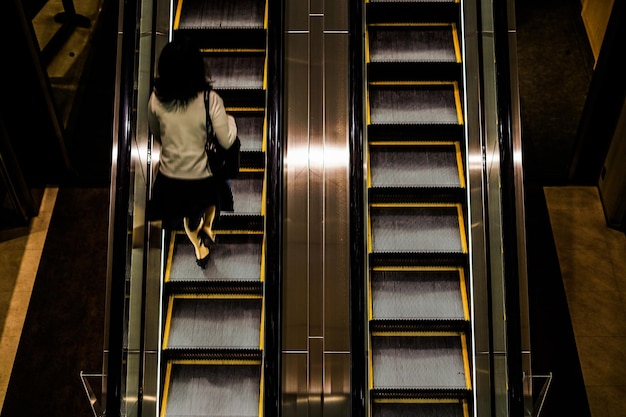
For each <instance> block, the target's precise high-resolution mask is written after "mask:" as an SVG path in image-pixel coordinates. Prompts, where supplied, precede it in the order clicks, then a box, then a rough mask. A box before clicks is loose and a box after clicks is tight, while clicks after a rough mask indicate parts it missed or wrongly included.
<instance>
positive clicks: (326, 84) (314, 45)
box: [282, 0, 350, 417]
mask: <svg viewBox="0 0 626 417" xmlns="http://www.w3.org/2000/svg"><path fill="white" fill-rule="evenodd" d="M331 3H332V10H333V11H334V13H335V14H337V13H338V12H337V11H338V10H339V7H340V6H341V7H343V8H344V9H346V11H345V14H346V15H347V4H346V2H345V1H342V2H339V4H336V3H334V2H326V3H324V1H323V0H312V1H311V2H309V5H308V6H309V10H308V11H307V13H308V15H307V21H306V23H305V22H304V21H303V16H304V13H305V9H304V6H303V5H302V4H296V2H295V1H291V2H288V4H287V14H286V16H287V19H288V22H287V24H286V26H287V28H288V30H287V33H286V67H285V69H286V86H287V89H286V92H285V94H286V114H285V117H286V119H285V120H286V130H287V137H286V144H285V166H284V176H285V178H284V183H285V189H284V191H285V200H284V201H285V207H284V210H283V212H284V213H285V218H284V225H285V226H284V233H285V235H284V237H285V247H284V264H285V268H284V271H285V274H284V280H283V288H284V300H283V335H284V337H283V346H282V348H283V357H284V374H283V381H284V383H283V385H284V394H283V413H284V415H285V416H298V417H300V416H320V417H321V416H322V414H325V415H326V412H327V410H328V406H327V404H326V403H325V402H324V403H322V401H326V396H325V394H328V392H332V393H333V395H336V396H337V397H338V398H346V399H347V398H349V392H350V389H349V386H350V384H349V374H350V373H349V369H350V366H349V334H350V332H349V330H350V329H349V291H348V288H349V286H348V264H349V256H348V215H349V213H348V122H347V121H348V35H347V33H337V32H333V33H328V34H327V33H325V21H326V18H327V16H326V14H325V9H324V8H325V7H326V6H327V5H328V4H331ZM346 21H347V19H346ZM329 351H333V355H337V354H339V355H344V356H342V358H343V359H342V360H341V361H340V362H337V361H336V360H333V361H331V362H329V363H327V362H325V354H326V353H328V352H329ZM302 355H304V356H302ZM302 357H305V358H306V361H305V362H304V363H303V360H302ZM334 357H336V356H334ZM330 364H332V367H333V368H332V372H331V370H330V369H329V368H328V366H329V365H330ZM303 367H304V368H303ZM336 378H338V379H336ZM329 390H330V391H329ZM329 398H330V397H329ZM333 404H334V402H333ZM343 404H347V401H345V402H344V403H343ZM333 409H336V410H341V411H339V414H337V415H346V414H348V412H347V411H348V408H347V405H345V406H342V407H338V408H335V407H333Z"/></svg>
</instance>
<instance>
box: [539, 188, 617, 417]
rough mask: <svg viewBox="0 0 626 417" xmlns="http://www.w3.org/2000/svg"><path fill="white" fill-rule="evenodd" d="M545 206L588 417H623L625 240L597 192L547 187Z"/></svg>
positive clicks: (596, 190)
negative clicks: (606, 215)
mask: <svg viewBox="0 0 626 417" xmlns="http://www.w3.org/2000/svg"><path fill="white" fill-rule="evenodd" d="M544 191H545V196H546V202H547V205H548V211H549V214H550V223H551V225H552V231H553V234H554V243H555V245H556V249H557V255H558V258H559V264H560V266H561V275H562V278H563V286H564V288H565V294H566V298H567V303H568V306H569V310H570V316H571V319H572V327H573V329H574V337H575V339H576V346H577V348H578V354H579V360H580V364H581V368H582V372H583V378H584V381H585V388H586V391H587V397H588V400H589V408H590V409H591V414H592V416H593V417H624V416H626V402H624V398H625V397H626V372H625V370H626V235H624V233H621V232H618V231H615V230H613V229H610V228H608V227H606V224H605V220H604V213H603V209H602V204H601V202H600V196H599V193H598V189H597V188H595V187H547V188H546V189H545V190H544Z"/></svg>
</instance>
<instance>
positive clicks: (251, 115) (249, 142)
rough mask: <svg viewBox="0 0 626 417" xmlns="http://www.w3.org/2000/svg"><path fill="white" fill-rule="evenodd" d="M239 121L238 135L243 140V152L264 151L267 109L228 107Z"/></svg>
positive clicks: (227, 109) (229, 111) (236, 120)
mask: <svg viewBox="0 0 626 417" xmlns="http://www.w3.org/2000/svg"><path fill="white" fill-rule="evenodd" d="M226 111H227V112H228V113H230V114H232V115H233V117H234V118H235V122H236V123H237V136H239V140H241V152H261V153H262V152H263V151H264V147H263V143H264V138H265V129H264V126H265V109H263V108H259V109H257V110H255V109H241V108H233V107H226Z"/></svg>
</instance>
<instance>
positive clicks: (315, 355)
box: [309, 337, 325, 417]
mask: <svg viewBox="0 0 626 417" xmlns="http://www.w3.org/2000/svg"><path fill="white" fill-rule="evenodd" d="M323 352H324V339H323V338H321V337H312V338H310V339H309V417H322V415H323V410H324V404H323V401H324V400H323V398H324V397H323V395H322V394H323V390H324V369H325V366H324V355H323Z"/></svg>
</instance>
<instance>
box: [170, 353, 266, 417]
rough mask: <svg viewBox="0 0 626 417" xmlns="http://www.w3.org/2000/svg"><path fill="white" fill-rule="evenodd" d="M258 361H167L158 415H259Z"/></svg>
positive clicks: (238, 416) (259, 371)
mask: <svg viewBox="0 0 626 417" xmlns="http://www.w3.org/2000/svg"><path fill="white" fill-rule="evenodd" d="M261 375H262V369H261V362H260V361H258V362H256V363H245V362H244V363H242V364H228V363H213V362H211V361H208V362H206V363H203V362H202V361H190V362H185V361H182V362H170V363H168V365H167V370H166V375H165V390H164V393H163V407H162V409H161V417H180V416H204V417H223V416H237V417H259V416H260V415H261V396H260V392H261V388H260V387H261Z"/></svg>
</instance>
